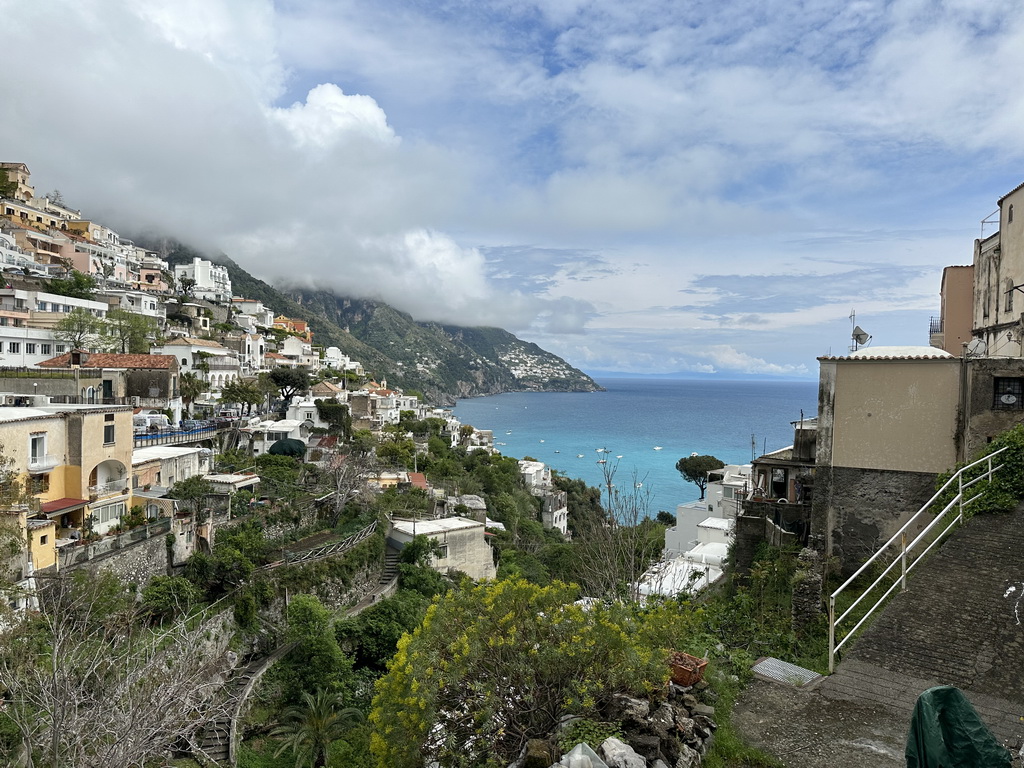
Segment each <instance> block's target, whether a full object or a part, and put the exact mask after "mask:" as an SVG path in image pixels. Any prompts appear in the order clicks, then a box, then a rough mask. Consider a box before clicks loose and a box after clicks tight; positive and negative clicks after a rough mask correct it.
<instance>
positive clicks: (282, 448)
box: [267, 437, 306, 456]
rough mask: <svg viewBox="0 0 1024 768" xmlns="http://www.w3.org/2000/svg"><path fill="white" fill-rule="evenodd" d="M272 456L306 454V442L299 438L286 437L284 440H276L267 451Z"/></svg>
mask: <svg viewBox="0 0 1024 768" xmlns="http://www.w3.org/2000/svg"><path fill="white" fill-rule="evenodd" d="M267 453H270V454H272V455H274V456H305V455H306V444H305V443H304V442H302V441H301V440H296V439H294V438H290V437H286V438H285V439H284V440H278V441H277V442H276V443H274V444H273V445H272V446H270V450H269V451H267Z"/></svg>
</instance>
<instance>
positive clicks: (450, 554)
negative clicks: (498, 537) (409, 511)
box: [388, 517, 497, 581]
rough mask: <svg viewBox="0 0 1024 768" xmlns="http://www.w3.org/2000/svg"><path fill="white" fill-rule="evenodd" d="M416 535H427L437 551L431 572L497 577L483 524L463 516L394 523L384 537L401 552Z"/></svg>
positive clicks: (488, 577) (478, 577)
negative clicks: (457, 572) (386, 536)
mask: <svg viewBox="0 0 1024 768" xmlns="http://www.w3.org/2000/svg"><path fill="white" fill-rule="evenodd" d="M419 535H423V536H429V537H430V538H431V539H432V540H433V541H435V542H436V543H437V544H438V546H440V548H441V551H440V553H439V554H438V556H437V557H435V558H434V561H433V562H432V563H431V565H432V566H433V568H434V570H436V571H440V572H441V573H448V572H449V571H462V572H463V573H465V574H466V575H467V576H469V578H471V579H473V580H474V581H484V580H485V579H493V578H494V577H495V575H496V574H497V571H496V569H495V567H494V555H493V554H492V552H491V546H490V545H489V544H488V543H487V538H486V536H485V532H484V524H483V523H481V522H477V521H476V520H470V519H468V518H465V517H444V518H441V519H439V520H417V521H414V520H395V521H394V523H393V528H392V530H391V533H390V535H389V536H388V538H389V539H390V540H391V543H392V544H394V545H396V546H397V547H398V548H399V549H401V548H402V547H404V546H405V545H406V544H408V543H409V542H411V541H412V540H413V538H414V537H415V536H419Z"/></svg>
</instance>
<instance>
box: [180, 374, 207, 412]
mask: <svg viewBox="0 0 1024 768" xmlns="http://www.w3.org/2000/svg"><path fill="white" fill-rule="evenodd" d="M209 388H210V387H209V386H208V385H207V384H206V382H205V381H203V380H202V379H201V378H199V377H198V376H196V375H195V374H194V373H192V372H191V371H189V372H187V373H183V374H181V378H179V379H178V392H180V393H181V402H182V403H183V404H184V405H185V410H186V411H188V410H190V406H191V405H192V403H193V402H195V400H196V398H197V397H199V396H200V395H201V394H203V393H204V392H206V391H207V390H208V389H209Z"/></svg>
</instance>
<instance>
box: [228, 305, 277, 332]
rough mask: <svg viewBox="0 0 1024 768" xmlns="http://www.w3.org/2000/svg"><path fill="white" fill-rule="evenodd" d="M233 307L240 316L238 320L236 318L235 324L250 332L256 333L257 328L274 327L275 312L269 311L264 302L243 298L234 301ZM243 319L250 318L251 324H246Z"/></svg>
mask: <svg viewBox="0 0 1024 768" xmlns="http://www.w3.org/2000/svg"><path fill="white" fill-rule="evenodd" d="M231 307H232V308H233V309H234V310H235V311H236V312H237V313H238V315H239V316H238V317H237V318H235V322H237V323H238V324H239V325H241V326H242V327H243V328H247V329H248V330H249V331H255V330H256V328H257V327H260V328H273V327H274V310H272V309H267V308H266V307H265V306H263V302H262V301H256V300H255V299H241V298H239V299H232V300H231ZM242 318H249V320H250V322H245V321H243V320H242ZM250 325H251V327H250Z"/></svg>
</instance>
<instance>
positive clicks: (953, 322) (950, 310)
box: [928, 264, 974, 356]
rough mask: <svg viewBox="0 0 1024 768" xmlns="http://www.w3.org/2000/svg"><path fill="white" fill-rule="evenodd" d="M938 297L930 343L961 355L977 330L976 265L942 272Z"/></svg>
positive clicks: (949, 268)
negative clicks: (975, 312) (975, 301)
mask: <svg viewBox="0 0 1024 768" xmlns="http://www.w3.org/2000/svg"><path fill="white" fill-rule="evenodd" d="M939 296H940V299H941V302H942V303H941V306H940V309H939V316H938V317H937V318H935V317H933V318H932V322H931V327H930V328H929V337H928V343H929V344H931V345H932V346H933V347H938V348H939V349H944V350H946V351H947V352H949V353H950V354H951V355H957V356H959V355H962V354H963V352H964V346H965V345H966V344H968V343H969V342H970V341H971V338H972V334H971V331H972V329H973V327H974V265H973V264H971V265H967V266H956V267H946V268H945V269H944V270H942V287H941V288H940V290H939Z"/></svg>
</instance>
